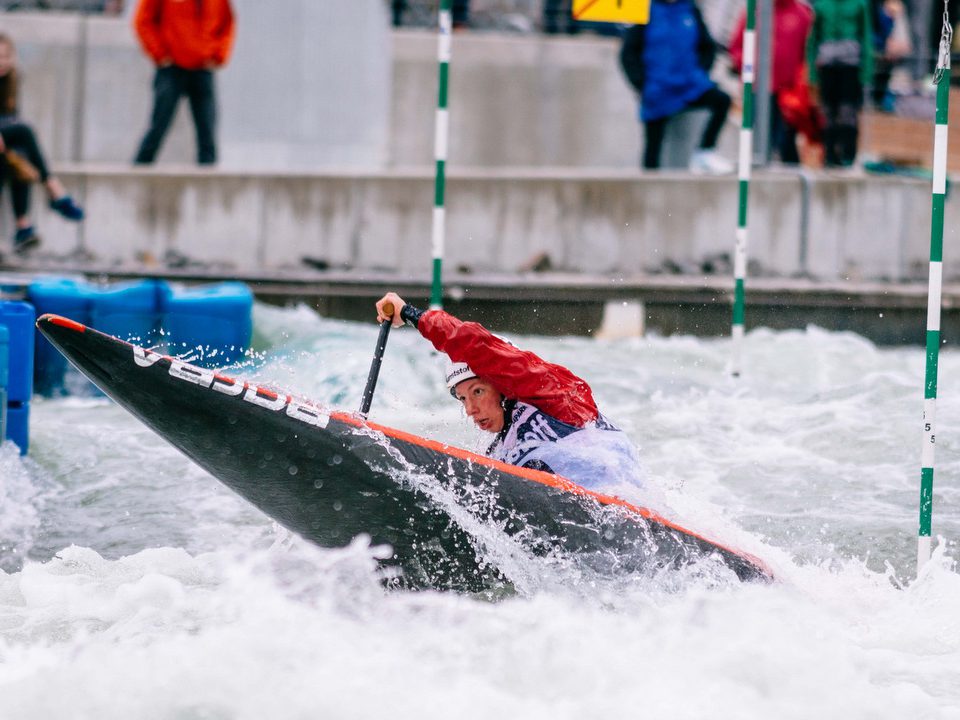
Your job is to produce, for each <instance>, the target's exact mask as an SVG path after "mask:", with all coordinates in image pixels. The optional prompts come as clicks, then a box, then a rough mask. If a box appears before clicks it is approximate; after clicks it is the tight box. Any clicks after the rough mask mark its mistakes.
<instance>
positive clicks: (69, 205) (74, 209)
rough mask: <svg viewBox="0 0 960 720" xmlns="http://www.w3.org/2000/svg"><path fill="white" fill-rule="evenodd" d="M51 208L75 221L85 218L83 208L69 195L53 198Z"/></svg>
mask: <svg viewBox="0 0 960 720" xmlns="http://www.w3.org/2000/svg"><path fill="white" fill-rule="evenodd" d="M50 209H51V210H53V211H54V212H57V213H59V214H60V215H62V216H63V217H65V218H66V219H67V220H73V221H74V222H79V221H80V220H83V208H82V207H80V206H79V205H77V204H76V203H75V202H74V201H73V198H72V197H70V196H69V195H64V196H63V197H61V198H57V199H56V200H51V201H50Z"/></svg>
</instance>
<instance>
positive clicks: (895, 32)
mask: <svg viewBox="0 0 960 720" xmlns="http://www.w3.org/2000/svg"><path fill="white" fill-rule="evenodd" d="M873 49H874V55H875V58H876V66H875V71H874V74H873V92H872V95H873V98H872V99H873V104H874V106H875V107H877V108H879V109H880V110H882V111H883V112H893V110H894V97H893V93H892V92H890V77H891V75H892V74H893V69H894V68H895V67H896V65H897V63H899V62H900V61H902V60H903V59H904V58H906V57H907V56H908V55H910V53H911V52H912V50H913V44H912V42H911V40H910V20H909V18H908V17H907V8H906V6H905V5H904V4H903V2H901V0H873Z"/></svg>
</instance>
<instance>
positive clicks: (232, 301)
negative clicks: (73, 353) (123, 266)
mask: <svg viewBox="0 0 960 720" xmlns="http://www.w3.org/2000/svg"><path fill="white" fill-rule="evenodd" d="M27 297H28V298H29V299H30V302H31V303H33V305H34V306H35V308H36V314H37V316H40V315H43V314H44V313H54V314H56V315H62V316H64V317H67V318H70V319H71V320H75V321H76V322H78V323H81V324H82V325H87V326H89V327H92V328H95V329H96V330H100V331H101V332H105V333H107V334H108V335H113V336H115V337H118V338H120V339H121V340H126V341H128V342H132V343H135V344H137V345H142V346H144V347H154V348H160V349H161V350H162V351H164V352H169V353H170V354H174V355H179V354H187V355H188V356H189V360H190V362H192V363H194V364H197V365H205V366H208V367H213V366H221V365H226V364H229V363H231V362H234V361H236V360H237V359H238V358H240V357H242V356H243V354H244V353H245V352H246V350H247V348H249V347H250V339H251V336H252V335H253V318H252V312H253V294H252V293H251V292H250V289H249V288H248V287H247V286H246V285H244V284H243V283H239V282H225V283H218V284H215V285H206V286H200V287H195V288H173V287H171V286H170V285H169V284H168V283H166V282H165V281H163V280H138V281H135V282H128V283H117V284H113V285H109V286H105V287H104V286H97V285H92V284H90V283H87V282H84V281H79V280H73V279H65V278H52V279H41V280H37V281H35V282H33V283H31V284H30V285H29V287H28V288H27ZM66 375H67V361H66V359H65V358H64V357H63V356H62V355H61V354H60V353H59V352H58V351H57V350H56V348H54V347H53V346H52V345H51V344H50V343H49V342H47V340H46V338H44V337H43V336H42V335H40V334H39V333H37V334H36V370H35V374H34V380H35V389H36V392H38V393H40V394H42V395H61V394H65V393H66V392H67V391H68V388H67V386H66V382H65V379H66Z"/></svg>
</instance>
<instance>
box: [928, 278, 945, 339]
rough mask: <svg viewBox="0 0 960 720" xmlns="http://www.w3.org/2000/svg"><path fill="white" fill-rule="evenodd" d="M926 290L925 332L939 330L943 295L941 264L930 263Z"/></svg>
mask: <svg viewBox="0 0 960 720" xmlns="http://www.w3.org/2000/svg"><path fill="white" fill-rule="evenodd" d="M928 282H929V289H928V290H927V330H938V331H939V330H940V298H941V296H942V295H943V263H942V262H931V263H930V279H929V281H928Z"/></svg>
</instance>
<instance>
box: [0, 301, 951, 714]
mask: <svg viewBox="0 0 960 720" xmlns="http://www.w3.org/2000/svg"><path fill="white" fill-rule="evenodd" d="M373 315H374V313H373V309H372V305H371V320H370V322H369V323H348V322H342V321H335V320H330V319H325V318H321V317H319V316H317V315H316V314H314V313H313V312H312V311H310V310H309V309H307V308H305V307H299V308H289V309H280V308H273V307H268V306H264V305H257V306H256V307H255V318H254V324H255V349H256V353H255V354H254V356H253V357H251V358H250V359H249V360H248V361H247V362H245V363H243V364H241V365H240V366H235V367H231V368H230V369H229V370H228V371H227V372H228V374H231V375H234V376H240V377H243V378H244V379H247V380H251V381H254V382H257V383H259V384H263V385H269V386H271V387H282V388H286V389H288V390H290V391H293V392H295V393H297V394H299V395H303V396H306V397H310V398H313V399H315V400H318V401H321V402H323V403H325V404H328V405H330V406H332V407H335V408H341V409H348V410H355V409H356V408H357V407H359V403H360V397H361V393H362V390H363V386H364V383H365V380H366V376H367V371H368V369H369V364H370V358H371V355H372V352H373V347H374V343H375V341H376V335H377V327H376V323H375V321H374V317H373ZM510 339H511V340H513V341H514V342H516V343H517V344H518V345H519V346H521V347H523V348H525V349H531V350H533V351H535V352H537V353H538V354H540V355H541V356H543V357H545V358H546V359H548V360H550V361H553V362H558V363H560V364H563V365H566V366H567V367H569V368H571V369H572V370H573V371H574V372H576V373H577V374H578V375H580V376H581V377H583V378H585V379H587V380H588V381H589V382H590V383H591V385H592V387H593V390H594V395H595V397H596V398H597V400H598V404H599V406H600V408H601V411H602V412H603V413H604V414H605V415H606V416H607V417H609V418H610V419H611V420H612V421H613V422H615V423H617V425H618V426H620V427H621V428H622V429H623V430H624V431H625V432H626V433H627V434H628V435H629V436H630V437H631V438H632V439H633V440H634V441H635V443H636V444H637V446H638V450H639V453H640V456H641V457H642V459H643V463H644V476H645V478H646V486H645V487H644V488H643V489H642V490H638V489H631V488H624V489H623V494H624V495H627V496H629V495H630V493H631V492H635V493H640V496H634V497H628V498H627V499H630V500H631V501H643V502H644V503H646V504H652V505H655V506H656V507H657V508H658V509H662V510H663V512H664V514H666V515H667V516H668V517H670V518H672V519H675V520H678V521H679V522H681V524H683V525H685V526H687V527H690V528H692V529H695V530H697V531H700V532H703V533H704V534H706V535H708V536H709V537H712V538H715V539H717V540H720V541H722V542H724V543H726V544H729V545H732V546H734V547H738V548H741V549H743V550H745V551H747V552H750V553H752V554H754V555H756V556H757V557H760V558H762V559H763V560H764V561H765V562H766V563H767V564H768V565H769V566H770V567H771V569H772V570H773V572H774V573H775V575H776V577H777V580H776V582H774V583H772V584H762V583H748V584H741V583H739V582H736V581H735V580H733V579H731V577H730V575H729V573H726V574H725V573H722V572H709V571H705V570H704V568H696V567H695V568H691V569H688V570H683V571H663V572H659V573H652V574H645V575H638V576H621V577H616V578H606V577H602V576H598V575H597V574H591V573H588V572H585V571H584V570H583V568H579V567H577V566H576V563H573V562H569V563H563V562H545V561H542V560H539V559H537V558H533V557H530V558H523V557H520V558H518V559H517V562H516V565H515V566H514V567H513V568H512V571H513V572H514V573H515V576H514V578H513V579H515V581H516V582H515V584H516V591H515V592H512V593H505V594H503V595H502V596H501V597H497V598H490V597H471V596H467V595H457V594H453V593H438V592H408V591H385V590H384V588H383V583H382V579H383V578H382V574H381V572H382V571H381V570H379V569H378V564H377V559H378V558H381V557H384V555H385V553H387V550H386V549H385V548H383V547H378V546H376V545H372V544H371V542H370V540H369V538H365V537H362V536H361V537H358V538H356V539H355V540H354V541H353V543H352V544H351V545H350V546H348V547H345V548H340V549H322V548H317V547H315V546H313V545H311V544H309V543H306V542H304V541H303V540H301V539H299V538H298V537H296V536H293V535H291V534H290V533H288V532H286V531H285V530H283V529H282V528H280V527H278V526H277V525H276V524H275V523H273V522H272V521H271V520H270V519H269V518H267V517H265V516H264V515H263V514H262V513H260V512H259V511H258V510H256V509H255V508H254V507H252V506H251V505H249V504H248V503H246V502H245V501H244V500H242V499H241V498H239V497H238V496H236V495H234V494H233V493H232V492H230V491H229V490H228V489H226V488H225V487H224V486H222V485H221V484H220V483H218V482H217V481H216V480H214V479H213V478H212V477H211V476H210V475H208V474H207V473H206V472H204V471H203V470H201V469H200V468H199V467H197V466H195V465H193V464H192V463H191V462H190V461H189V460H188V459H186V458H185V457H184V456H182V455H180V453H179V452H178V451H176V450H174V449H173V448H172V447H170V446H169V445H167V444H166V443H165V442H164V441H163V440H161V439H159V438H158V437H157V436H155V435H154V434H153V433H152V432H151V431H149V430H147V429H146V428H145V427H144V426H142V425H141V424H140V423H139V422H138V421H136V420H135V419H134V418H133V417H132V416H130V415H128V414H127V413H126V412H125V411H123V410H122V409H120V408H119V407H118V406H116V405H114V404H112V403H111V402H110V401H109V400H107V399H105V398H103V397H102V396H99V395H97V394H95V393H91V392H89V391H88V389H86V388H84V387H83V383H82V382H80V380H79V378H73V379H72V385H73V387H74V388H75V389H76V390H77V393H76V394H74V395H73V396H70V397H64V398H56V399H45V400H44V399H38V400H36V401H35V402H34V405H33V409H32V417H31V420H32V421H31V433H32V437H31V443H32V444H31V452H30V455H29V456H28V457H25V458H21V457H20V456H19V454H18V453H17V451H16V448H14V447H13V446H12V445H11V444H10V443H6V444H4V445H3V446H2V447H0V720H14V719H16V720H41V719H43V720H47V719H49V718H70V719H74V718H75V719H77V720H86V719H87V718H90V719H91V720H92V719H93V718H96V719H98V720H108V719H114V718H116V719H117V720H119V719H121V718H123V719H124V720H128V719H131V718H138V719H141V718H142V719H145V720H154V719H156V720H201V719H208V718H209V719H214V720H227V719H237V720H246V719H251V720H252V719H253V718H257V719H258V720H259V719H260V718H264V717H269V718H290V719H300V718H304V719H306V718H379V717H383V716H387V715H389V716H392V717H400V718H417V719H421V718H451V717H456V718H488V717H494V716H498V715H503V714H505V713H510V714H511V715H512V716H514V717H522V718H554V719H555V718H577V719H580V718H593V717H613V718H619V717H648V716H650V717H665V716H669V717H671V718H677V719H681V720H683V719H687V718H690V719H694V718H706V717H710V718H732V719H737V720H739V719H741V718H742V719H744V720H750V719H753V718H757V719H760V718H763V719H764V720H766V719H768V718H798V719H799V718H812V717H816V718H844V720H850V719H856V718H864V719H866V718H871V719H875V718H904V717H910V718H912V719H914V720H916V719H919V718H960V677H958V675H960V673H958V668H960V613H958V612H957V609H958V608H960V575H958V574H957V572H956V566H955V558H956V555H957V544H956V541H957V537H958V536H960V483H958V476H960V387H958V385H957V383H956V382H955V378H958V377H960V354H958V353H957V352H955V351H954V350H953V349H952V348H951V347H950V346H949V345H948V346H946V347H945V348H944V350H943V351H942V352H941V356H940V385H939V392H938V398H939V400H938V413H937V428H938V432H937V456H936V476H935V481H934V509H933V532H934V536H935V539H934V557H933V560H932V561H931V562H930V563H929V564H928V565H927V566H926V567H925V568H924V570H923V572H922V573H921V575H920V577H919V578H917V577H915V575H916V569H915V555H916V534H917V529H916V528H917V519H918V509H917V505H918V500H919V479H920V442H921V430H922V427H921V417H922V411H923V408H922V398H923V393H922V388H923V374H924V351H923V349H922V348H921V347H897V348H886V347H877V346H875V345H874V344H872V343H870V342H869V341H867V340H865V339H864V338H862V337H859V336H858V335H856V334H853V333H840V332H828V331H826V330H823V329H820V328H817V327H812V326H811V327H808V328H806V329H804V330H795V331H771V330H765V329H757V330H753V331H751V332H750V333H748V334H747V336H746V339H745V343H744V355H743V357H744V360H743V366H744V372H743V374H742V376H741V377H740V378H738V379H732V378H731V377H729V373H728V372H727V367H728V364H729V358H730V354H731V353H730V350H731V347H730V341H729V340H728V339H724V338H721V339H704V338H694V337H684V336H677V337H657V336H648V337H644V338H632V339H623V340H602V339H594V338H583V337H577V338H571V337H564V338H546V337H521V336H510ZM370 418H371V420H374V421H376V422H378V423H381V424H384V425H389V426H392V427H397V428H399V429H402V430H406V431H409V432H413V433H416V434H418V435H423V436H426V437H432V438H438V439H441V440H443V441H447V442H451V443H454V444H457V445H461V446H464V447H467V448H469V449H473V450H476V449H478V448H482V447H483V446H484V443H485V440H486V438H485V437H484V436H482V435H481V434H480V433H479V431H476V430H474V429H472V428H471V427H470V423H469V422H468V421H467V420H466V419H465V418H464V417H463V414H462V412H461V411H460V409H459V407H458V406H457V404H456V403H454V402H453V401H452V400H451V399H450V396H449V395H448V394H447V392H446V389H445V388H444V386H443V382H442V375H441V363H440V361H439V359H438V358H437V357H435V356H434V355H432V354H431V353H430V351H429V346H428V344H427V343H426V341H424V340H423V339H422V338H420V337H419V335H417V334H416V333H415V332H414V331H412V330H410V329H409V328H403V329H398V330H394V331H393V332H392V333H391V336H390V339H389V343H388V346H387V351H386V354H385V357H384V362H383V369H382V371H381V376H380V382H379V384H378V388H377V393H376V396H375V398H374V402H373V409H372V411H371V415H370ZM224 432H229V428H226V427H225V428H224ZM481 530H482V531H485V532H487V533H489V532H490V529H485V530H484V529H481Z"/></svg>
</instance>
